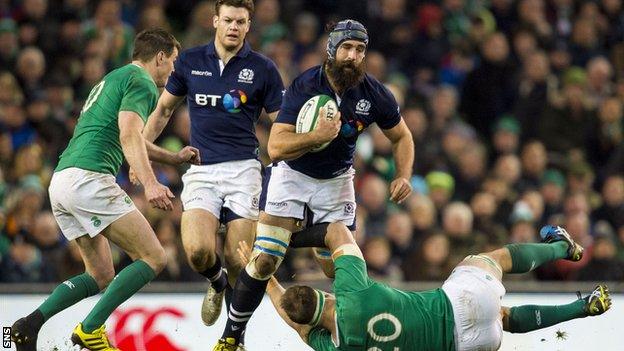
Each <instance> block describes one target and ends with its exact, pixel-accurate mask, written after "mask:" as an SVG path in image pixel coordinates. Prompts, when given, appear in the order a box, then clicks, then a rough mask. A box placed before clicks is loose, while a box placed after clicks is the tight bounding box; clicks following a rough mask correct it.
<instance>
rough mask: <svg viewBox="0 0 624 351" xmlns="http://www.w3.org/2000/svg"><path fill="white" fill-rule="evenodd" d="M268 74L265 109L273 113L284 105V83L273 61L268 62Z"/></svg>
mask: <svg viewBox="0 0 624 351" xmlns="http://www.w3.org/2000/svg"><path fill="white" fill-rule="evenodd" d="M267 66H268V67H267V75H266V82H265V91H264V110H265V111H266V112H267V113H272V112H275V111H277V110H279V108H280V106H281V105H282V97H283V94H284V83H283V82H282V77H281V76H280V74H279V71H278V70H277V67H276V66H275V63H273V61H269V62H268V63H267Z"/></svg>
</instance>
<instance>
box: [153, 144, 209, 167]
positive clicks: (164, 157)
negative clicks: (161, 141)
mask: <svg viewBox="0 0 624 351" xmlns="http://www.w3.org/2000/svg"><path fill="white" fill-rule="evenodd" d="M145 148H146V149H147V156H148V157H149V159H150V161H156V162H160V163H166V164H169V165H181V164H183V163H192V164H195V165H198V164H200V163H201V160H200V157H199V150H198V149H197V148H194V147H192V146H185V147H184V148H182V150H180V151H178V152H171V151H169V150H165V149H163V148H161V147H160V146H158V145H156V144H154V143H152V142H151V141H149V140H145Z"/></svg>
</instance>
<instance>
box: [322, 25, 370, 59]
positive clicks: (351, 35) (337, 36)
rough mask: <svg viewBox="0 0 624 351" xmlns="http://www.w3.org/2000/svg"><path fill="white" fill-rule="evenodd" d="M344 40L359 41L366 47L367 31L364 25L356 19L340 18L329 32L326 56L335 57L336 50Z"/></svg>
mask: <svg viewBox="0 0 624 351" xmlns="http://www.w3.org/2000/svg"><path fill="white" fill-rule="evenodd" d="M345 40H357V41H361V42H363V43H364V45H366V46H367V47H368V31H367V30H366V27H364V25H363V24H362V23H360V22H358V21H356V20H352V19H347V20H342V21H340V22H338V23H337V24H336V26H335V27H334V29H332V31H331V32H330V33H329V40H328V41H327V56H328V57H329V59H330V60H333V59H334V58H335V57H336V50H338V47H339V46H340V44H341V43H342V42H343V41H345Z"/></svg>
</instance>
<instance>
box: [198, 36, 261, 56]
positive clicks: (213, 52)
mask: <svg viewBox="0 0 624 351" xmlns="http://www.w3.org/2000/svg"><path fill="white" fill-rule="evenodd" d="M250 52H251V46H250V45H249V43H248V42H247V40H245V42H244V43H243V46H242V47H241V48H240V50H238V52H237V53H236V55H234V57H241V58H245V57H247V56H249V53H250ZM206 54H208V55H209V56H213V57H215V58H217V59H218V58H219V55H218V54H217V49H216V48H215V43H214V40H213V41H211V42H210V43H209V44H208V45H206Z"/></svg>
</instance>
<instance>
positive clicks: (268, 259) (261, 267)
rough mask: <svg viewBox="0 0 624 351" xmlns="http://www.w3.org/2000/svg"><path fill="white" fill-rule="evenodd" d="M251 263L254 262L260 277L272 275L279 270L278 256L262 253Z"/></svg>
mask: <svg viewBox="0 0 624 351" xmlns="http://www.w3.org/2000/svg"><path fill="white" fill-rule="evenodd" d="M249 264H253V265H254V266H255V267H252V268H255V270H256V274H257V277H258V278H265V277H270V276H271V275H273V273H275V271H276V270H277V257H275V256H272V255H268V254H265V253H261V254H260V255H258V257H257V258H256V259H255V260H254V261H253V262H250V263H249Z"/></svg>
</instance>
